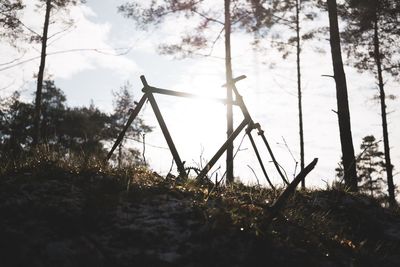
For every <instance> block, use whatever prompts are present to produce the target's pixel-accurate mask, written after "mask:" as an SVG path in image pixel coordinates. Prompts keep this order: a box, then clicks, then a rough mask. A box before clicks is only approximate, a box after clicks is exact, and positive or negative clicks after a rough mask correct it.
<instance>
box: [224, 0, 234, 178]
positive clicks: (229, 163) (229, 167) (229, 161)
mask: <svg viewBox="0 0 400 267" xmlns="http://www.w3.org/2000/svg"><path fill="white" fill-rule="evenodd" d="M230 4H231V1H230V0H225V74H226V100H227V105H226V121H227V131H226V134H227V137H228V138H229V136H230V135H231V134H232V133H233V113H232V80H233V77H232V58H231V12H230ZM226 181H227V183H232V182H233V144H231V145H229V146H228V148H227V150H226Z"/></svg>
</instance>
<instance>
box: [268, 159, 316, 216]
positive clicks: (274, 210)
mask: <svg viewBox="0 0 400 267" xmlns="http://www.w3.org/2000/svg"><path fill="white" fill-rule="evenodd" d="M317 162H318V159H317V158H315V159H314V160H313V161H312V162H311V163H310V164H308V165H307V166H306V167H305V168H304V169H303V170H302V171H301V172H300V173H299V174H298V175H297V176H296V178H294V180H293V181H292V182H291V183H290V184H289V185H288V186H287V187H286V189H285V190H284V191H283V192H282V194H281V195H280V196H279V197H278V198H277V199H276V200H275V202H274V203H273V204H272V206H271V207H265V209H266V214H267V219H266V221H265V222H264V223H266V224H269V223H270V222H271V221H272V220H273V219H274V218H275V217H276V216H277V215H278V214H279V213H280V212H281V211H282V210H283V209H284V208H285V206H286V203H287V201H288V199H289V197H290V196H292V195H293V194H294V192H295V190H296V187H297V186H298V185H299V184H300V182H301V181H303V180H304V179H305V178H306V176H307V175H308V174H309V173H310V172H311V171H312V170H313V169H314V167H315V165H317Z"/></svg>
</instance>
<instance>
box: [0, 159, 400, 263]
mask: <svg viewBox="0 0 400 267" xmlns="http://www.w3.org/2000/svg"><path fill="white" fill-rule="evenodd" d="M209 190H210V189H209V188H206V187H204V186H200V185H197V184H196V183H195V182H193V181H186V182H181V183H179V182H177V181H175V180H171V179H169V180H166V179H164V178H163V177H160V176H158V175H157V174H155V173H152V172H151V171H148V170H146V169H143V168H137V169H131V170H129V171H128V170H125V171H115V170H114V171H102V170H101V169H100V168H94V169H89V168H87V169H76V168H75V169H74V168H72V167H70V168H66V167H60V166H59V165H57V164H53V163H51V162H42V163H39V164H36V165H35V164H33V165H32V164H31V165H29V166H28V165H27V166H25V167H21V168H18V169H15V170H13V171H6V172H3V173H1V175H0V266H4V267H8V266H31V267H35V266H38V267H39V266H59V267H72V266H85V267H87V266H380V267H383V266H400V213H399V211H395V210H390V209H387V208H382V207H381V206H380V205H379V204H378V203H377V202H376V201H375V200H374V199H372V198H369V197H367V196H365V195H359V194H351V193H348V192H343V191H339V190H325V191H301V192H296V193H295V195H294V196H293V197H292V198H291V199H290V200H289V202H288V204H287V206H286V208H285V209H284V211H282V212H281V213H280V214H279V216H277V217H276V218H275V219H274V220H273V221H272V222H271V223H269V224H266V223H265V218H266V216H267V214H268V208H267V207H268V205H270V203H272V202H273V201H274V199H275V198H276V196H277V194H279V192H278V193H276V192H273V191H271V190H269V189H263V188H259V187H247V186H243V185H240V184H235V185H233V186H231V187H229V188H223V189H218V190H213V191H209Z"/></svg>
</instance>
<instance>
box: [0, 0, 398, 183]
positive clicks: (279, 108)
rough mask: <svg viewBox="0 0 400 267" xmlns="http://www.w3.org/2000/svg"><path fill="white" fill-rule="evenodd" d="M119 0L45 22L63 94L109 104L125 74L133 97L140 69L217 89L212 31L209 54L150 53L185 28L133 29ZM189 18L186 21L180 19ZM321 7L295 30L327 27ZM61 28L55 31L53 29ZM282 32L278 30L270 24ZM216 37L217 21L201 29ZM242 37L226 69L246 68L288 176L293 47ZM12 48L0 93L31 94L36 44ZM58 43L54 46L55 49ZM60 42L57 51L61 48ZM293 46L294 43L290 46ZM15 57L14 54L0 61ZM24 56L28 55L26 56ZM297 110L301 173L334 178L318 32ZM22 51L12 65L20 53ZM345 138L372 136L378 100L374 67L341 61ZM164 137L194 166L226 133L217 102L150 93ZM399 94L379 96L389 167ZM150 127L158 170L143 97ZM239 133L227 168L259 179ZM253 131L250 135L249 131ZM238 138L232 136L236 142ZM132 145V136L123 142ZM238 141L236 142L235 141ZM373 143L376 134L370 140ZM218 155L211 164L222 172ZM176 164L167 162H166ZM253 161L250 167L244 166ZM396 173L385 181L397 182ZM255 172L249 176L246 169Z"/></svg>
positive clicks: (33, 23) (329, 86)
mask: <svg viewBox="0 0 400 267" xmlns="http://www.w3.org/2000/svg"><path fill="white" fill-rule="evenodd" d="M24 2H25V4H26V5H27V8H26V10H25V12H24V15H23V17H22V20H23V21H24V23H25V25H29V27H30V28H31V29H34V30H35V31H37V32H41V27H42V24H43V13H40V10H39V11H38V10H37V7H35V4H36V1H35V0H30V1H24ZM124 2H125V1H123V0H112V1H87V4H85V5H79V6H76V7H72V8H70V10H69V11H68V13H65V14H63V13H62V12H60V13H59V14H57V15H58V17H64V18H65V17H67V18H70V19H72V20H73V21H74V23H73V26H72V27H71V26H68V25H67V23H66V21H65V20H64V21H60V20H58V22H56V23H54V24H52V25H51V28H50V35H52V34H55V36H54V37H52V38H51V39H50V45H49V48H48V52H49V53H48V54H49V56H48V59H47V65H46V75H47V77H50V78H51V79H54V80H55V83H56V85H57V86H58V87H59V88H61V89H62V90H63V91H64V92H65V93H66V96H67V101H68V105H69V106H87V105H89V104H90V103H92V102H93V103H94V104H95V105H96V106H98V107H99V108H100V109H102V110H103V111H105V112H112V109H113V102H112V91H113V90H114V91H115V90H118V89H119V88H120V87H121V86H123V85H124V84H125V83H126V81H129V82H130V83H131V84H132V93H133V95H134V98H135V100H136V101H138V100H139V99H140V97H141V96H142V92H141V88H142V87H143V86H142V84H141V82H140V79H139V77H140V75H145V76H146V78H147V81H148V82H149V84H150V85H152V86H156V87H161V88H166V89H171V90H178V91H184V92H191V93H196V94H201V95H207V96H213V97H217V98H223V97H224V95H225V90H224V88H223V87H221V86H222V85H223V84H224V83H225V71H224V60H223V57H224V53H223V51H224V48H223V42H222V39H221V40H220V41H219V42H217V43H216V46H215V48H214V50H213V53H212V57H202V56H197V57H194V58H191V59H184V60H177V59H174V58H173V57H171V56H164V55H159V54H158V53H157V46H158V44H159V43H160V42H165V41H174V40H177V38H178V34H179V32H180V31H182V30H185V29H186V26H187V25H188V24H187V23H188V22H187V21H185V20H183V19H181V20H180V21H178V22H177V21H176V20H173V19H169V20H167V21H166V22H165V23H164V24H163V25H162V26H160V27H159V28H157V29H154V28H151V27H150V28H149V29H148V30H146V31H141V30H138V29H137V28H135V26H134V23H133V21H130V20H129V19H126V18H123V17H122V15H121V14H119V13H118V12H117V6H118V5H120V4H122V3H124ZM190 23H191V22H189V24H190ZM327 25H328V18H327V15H326V14H321V16H320V17H319V18H318V19H317V20H315V21H313V22H312V23H308V24H304V25H303V31H306V30H307V28H310V27H314V26H327ZM60 31H62V32H61V33H59V32H60ZM277 32H280V33H281V34H282V35H284V36H285V35H287V34H290V33H289V32H288V30H287V29H284V28H279V29H276V30H275V31H274V32H271V35H272V34H276V33H277ZM211 34H212V35H214V36H216V34H218V29H216V30H215V31H214V32H212V33H211ZM251 41H252V36H249V35H246V34H244V33H241V32H237V33H235V34H234V35H233V37H232V53H233V56H232V64H233V72H234V76H239V75H242V74H244V75H246V76H247V78H246V79H245V80H243V81H240V82H238V84H237V87H238V90H239V92H240V93H241V94H242V95H243V98H244V101H245V103H246V104H247V107H248V109H249V111H250V114H251V115H252V117H253V119H254V121H256V122H259V123H260V124H261V126H262V128H263V130H264V131H265V134H266V137H267V139H268V140H269V142H270V145H271V147H272V150H273V151H274V153H275V156H276V158H277V160H278V162H279V164H280V165H281V166H282V167H283V169H284V170H285V172H286V173H287V175H288V176H289V178H292V177H293V174H294V172H295V170H297V172H298V169H299V167H297V169H296V168H295V166H296V163H295V162H296V161H297V162H299V161H300V160H299V141H298V140H299V134H298V132H299V130H298V111H297V83H296V65H295V64H296V62H295V54H294V53H292V54H290V55H289V56H288V57H287V58H286V59H283V58H282V55H281V54H280V53H279V52H278V51H277V50H276V49H273V48H270V47H268V46H262V47H259V49H256V50H255V49H254V48H253V47H252V46H251V45H250V43H251ZM18 47H19V49H15V48H13V47H10V46H9V45H8V44H6V43H4V42H3V43H0V58H1V62H0V64H1V65H0V96H1V97H6V96H7V95H9V94H10V93H11V92H12V91H15V90H19V91H20V92H22V96H23V98H25V99H26V100H31V99H33V93H34V90H35V86H36V85H35V78H34V75H35V73H36V72H37V70H38V65H39V59H38V58H37V57H38V56H39V55H40V53H39V51H40V46H39V45H33V44H27V43H22V42H20V43H19V44H18ZM94 49H96V51H94ZM60 51H64V52H62V53H60ZM66 51H67V52H66ZM293 52H294V51H293ZM15 59H17V61H15V62H14V63H11V64H3V63H7V62H11V61H13V60H15ZM29 59H33V60H29ZM301 59H302V85H303V108H304V109H303V115H304V138H305V155H306V156H305V159H306V160H305V161H306V164H307V163H308V162H311V160H312V159H313V158H319V162H318V165H317V166H316V168H315V170H314V171H313V172H312V173H311V174H310V175H309V176H308V177H307V182H306V184H308V185H309V186H312V187H325V186H326V185H328V184H331V183H332V181H333V180H334V179H335V171H334V169H335V168H336V167H337V163H338V162H339V160H340V155H341V152H340V151H341V150H340V140H339V131H338V122H337V116H336V114H335V113H334V110H336V97H335V83H334V80H333V79H332V78H329V77H325V76H323V75H332V65H331V58H330V50H329V42H328V39H324V38H323V39H322V40H321V41H318V42H317V41H313V42H306V43H303V47H302V56H301ZM24 60H29V61H28V62H26V63H24V64H19V65H16V64H15V63H18V62H20V61H24ZM345 71H346V75H347V81H348V90H349V101H350V112H351V120H352V133H353V142H354V148H355V151H356V153H359V152H360V149H359V146H360V143H361V140H362V138H363V137H364V136H366V135H370V134H373V135H375V137H376V138H377V139H378V140H381V139H382V130H381V126H380V125H381V121H380V107H379V102H377V101H376V100H373V99H372V98H373V97H374V95H376V94H377V93H378V90H377V86H376V81H375V77H374V74H372V73H368V72H365V73H360V72H358V71H357V70H355V69H354V68H352V67H350V66H346V67H345ZM385 81H386V82H387V83H386V90H387V94H394V95H397V96H398V95H399V94H398V92H399V91H398V88H399V84H398V83H395V82H393V81H392V80H391V79H389V77H386V79H385ZM156 100H157V101H158V103H159V106H160V109H161V111H162V113H163V116H164V117H165V120H166V123H167V125H168V127H169V130H170V132H171V135H172V137H173V140H174V141H175V144H176V146H177V149H178V152H179V153H180V156H181V158H182V160H184V161H186V165H187V166H199V167H201V166H204V165H205V163H206V162H207V160H208V159H210V158H211V157H212V155H213V154H214V153H215V152H216V151H217V149H218V148H219V146H220V145H221V144H222V143H223V142H224V139H225V136H226V128H225V125H226V122H225V120H224V119H225V107H224V106H223V105H221V104H216V103H213V102H209V101H199V100H189V99H182V98H174V97H169V96H156ZM399 101H400V100H399V98H398V99H396V100H389V101H388V103H387V110H388V112H390V114H389V122H390V124H389V133H390V138H391V139H390V145H391V149H392V150H391V152H392V163H393V164H394V165H395V170H394V173H398V172H399V170H400V138H398V136H400V127H399V125H398V122H399V121H400V112H399V110H397V107H399ZM141 116H142V118H143V119H144V120H145V122H146V123H147V124H148V125H151V126H154V129H153V132H152V133H149V134H147V135H146V153H145V156H146V160H147V162H148V163H149V164H150V166H151V168H153V169H154V171H156V172H158V173H160V174H166V173H167V172H168V171H169V170H170V169H171V163H172V156H171V154H170V152H169V150H168V149H167V144H166V142H165V140H164V138H163V135H162V133H161V130H160V128H159V127H158V125H157V121H156V120H155V117H154V114H153V113H152V110H151V106H150V105H149V104H146V105H145V106H144V109H143V110H142V112H141ZM234 116H235V125H236V126H237V125H238V124H239V123H240V121H241V118H242V116H241V114H240V112H239V111H238V110H236V111H235V114H234ZM243 135H244V133H242V134H240V135H239V137H238V138H237V141H236V142H235V151H236V150H237V149H238V148H239V150H238V152H237V155H236V157H235V175H236V176H237V177H239V178H240V180H241V181H243V182H244V183H249V184H254V183H256V180H257V178H258V179H259V181H260V183H263V184H265V183H266V182H265V179H264V177H263V175H262V173H261V169H260V167H259V165H258V163H257V161H256V158H255V156H254V153H253V151H252V148H251V145H250V143H249V141H248V139H247V138H244V139H243V142H242V143H241V140H242V137H243ZM254 137H255V138H256V139H257V140H258V137H257V135H256V134H255V133H254ZM240 143H241V145H240ZM132 144H133V145H135V146H137V147H138V149H142V145H141V144H139V143H132ZM257 144H258V147H259V148H260V150H261V154H262V157H263V160H264V162H265V163H266V167H267V172H268V173H269V174H270V176H272V177H273V181H274V183H275V184H282V182H281V180H280V179H279V178H278V175H277V173H276V171H275V170H274V167H273V164H272V162H271V161H270V157H269V156H268V153H267V151H266V150H265V147H264V146H263V145H262V143H261V142H260V140H258V141H257ZM239 145H240V146H239ZM380 145H381V148H382V147H383V145H382V143H381V144H380ZM224 162H225V155H223V157H222V158H221V160H220V161H219V162H217V164H216V166H215V168H214V169H213V170H212V171H211V172H214V171H215V173H218V177H222V175H223V174H224ZM172 170H173V171H174V172H176V166H175V165H174V166H173V167H172ZM253 170H254V172H255V174H256V175H255V174H254V173H253ZM399 176H400V175H399V174H397V175H396V176H395V183H396V184H400V178H399ZM256 177H257V178H256Z"/></svg>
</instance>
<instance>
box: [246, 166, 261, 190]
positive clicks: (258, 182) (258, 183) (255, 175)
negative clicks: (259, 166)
mask: <svg viewBox="0 0 400 267" xmlns="http://www.w3.org/2000/svg"><path fill="white" fill-rule="evenodd" d="M247 167H249V169H250V170H251V171H252V172H253V174H254V177H256V180H257V185H258V186H260V180H259V179H258V177H257V174H256V172H255V171H254V169H253V168H252V167H251V166H250V165H248V164H247Z"/></svg>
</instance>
